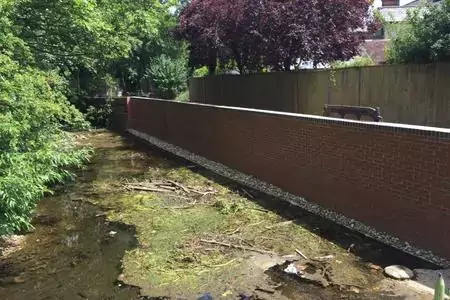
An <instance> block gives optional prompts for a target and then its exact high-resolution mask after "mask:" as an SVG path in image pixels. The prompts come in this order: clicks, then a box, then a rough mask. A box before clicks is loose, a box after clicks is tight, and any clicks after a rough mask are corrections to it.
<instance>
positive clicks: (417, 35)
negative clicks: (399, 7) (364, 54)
mask: <svg viewBox="0 0 450 300" xmlns="http://www.w3.org/2000/svg"><path fill="white" fill-rule="evenodd" d="M407 23H408V26H405V27H404V28H403V30H402V31H400V32H399V33H398V35H397V37H396V38H394V40H393V41H392V43H391V45H390V46H389V51H388V56H389V61H390V62H391V63H429V62H439V61H449V60H450V0H443V1H441V2H438V3H429V4H426V5H424V6H422V7H420V8H419V9H416V10H411V11H410V12H409V16H408V20H407Z"/></svg>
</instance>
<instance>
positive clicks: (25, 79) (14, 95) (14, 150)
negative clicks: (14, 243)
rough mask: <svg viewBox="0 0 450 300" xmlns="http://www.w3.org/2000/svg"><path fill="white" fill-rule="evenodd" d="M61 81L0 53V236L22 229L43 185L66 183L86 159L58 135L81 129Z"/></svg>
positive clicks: (84, 153) (82, 123) (80, 120)
mask: <svg viewBox="0 0 450 300" xmlns="http://www.w3.org/2000/svg"><path fill="white" fill-rule="evenodd" d="M64 86H65V85H64V82H63V81H62V80H61V78H60V77H59V76H58V75H56V74H54V73H48V72H42V71H39V70H36V69H34V68H31V67H23V66H19V64H18V63H16V62H15V61H13V60H12V59H11V58H10V57H8V56H6V55H3V54H0V235H2V234H7V233H12V232H14V231H19V230H23V229H27V228H28V227H29V226H30V225H29V218H30V214H31V212H32V210H33V209H34V207H35V205H36V203H37V201H38V200H39V199H40V198H41V197H42V196H43V195H44V193H45V192H46V191H48V188H47V186H48V185H49V184H54V183H58V182H62V181H63V180H65V179H67V178H70V177H71V176H72V175H71V173H70V171H69V170H70V168H71V167H73V166H80V165H81V164H82V163H83V162H84V161H85V159H87V157H88V155H89V150H87V149H77V148H76V147H75V146H74V145H75V143H74V141H73V139H72V136H71V135H70V134H69V133H67V132H64V131H63V130H64V129H66V130H69V129H85V128H87V123H86V122H85V121H84V119H83V117H82V115H81V113H80V112H78V111H77V110H76V109H75V108H74V107H73V106H71V105H70V104H69V103H68V102H67V100H66V98H65V97H64V96H63V90H64V89H63V88H64Z"/></svg>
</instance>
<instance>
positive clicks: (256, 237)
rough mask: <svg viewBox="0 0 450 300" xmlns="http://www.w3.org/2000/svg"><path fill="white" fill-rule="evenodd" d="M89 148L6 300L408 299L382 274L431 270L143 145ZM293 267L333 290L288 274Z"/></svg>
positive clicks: (19, 260) (22, 252) (1, 288)
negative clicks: (292, 263)
mask: <svg viewBox="0 0 450 300" xmlns="http://www.w3.org/2000/svg"><path fill="white" fill-rule="evenodd" d="M82 140H83V142H85V143H90V144H92V145H93V146H94V148H95V149H96V154H95V157H94V159H93V161H92V162H91V163H90V164H89V166H88V167H87V169H86V170H84V171H82V172H80V174H79V175H80V176H79V178H78V179H77V181H76V182H75V183H74V184H72V185H70V186H68V187H66V188H65V189H64V190H62V191H59V192H58V194H57V196H55V197H48V198H46V199H45V200H44V201H42V202H41V203H40V204H39V209H38V211H37V216H38V217H37V218H36V230H35V232H33V233H31V234H29V235H27V236H26V237H25V238H24V241H22V242H18V246H17V247H16V249H15V251H12V252H10V253H7V254H5V255H2V257H1V259H0V295H1V296H2V299H138V298H139V292H140V293H141V294H142V295H143V296H151V297H157V296H168V297H171V298H176V299H178V298H181V299H196V298H197V297H198V296H200V295H202V294H204V293H206V292H209V293H211V295H213V296H214V297H215V298H216V299H237V298H238V297H239V295H247V296H249V297H250V296H252V297H253V298H252V299H405V297H406V294H401V293H400V295H399V293H398V291H397V287H396V286H395V285H389V284H387V285H386V284H385V280H386V279H385V277H384V275H383V271H382V267H385V266H387V265H389V264H403V265H406V266H408V267H410V268H429V267H433V266H430V265H428V264H426V263H424V262H422V261H419V260H417V259H415V258H413V257H410V256H408V255H406V254H404V253H402V252H400V251H396V250H393V249H392V248H389V247H386V246H384V245H381V244H379V243H376V242H374V241H371V240H368V239H367V238H364V237H362V236H361V235H358V234H355V233H353V232H350V231H349V230H346V229H344V228H342V227H339V226H336V225H335V224H333V223H331V222H329V221H324V220H323V219H320V218H317V217H315V216H313V215H311V214H308V213H305V212H302V211H299V210H298V209H295V208H293V207H291V206H290V205H288V204H285V203H282V202H280V201H279V200H277V199H274V198H271V197H269V196H266V195H264V194H261V193H258V192H256V191H253V190H250V189H247V188H245V187H242V186H240V185H238V184H236V183H233V182H231V181H229V180H226V179H224V178H221V177H218V176H216V175H214V174H213V173H211V172H209V171H206V170H203V169H201V168H198V167H197V166H195V165H192V164H191V163H189V162H185V161H182V160H179V159H176V158H174V157H172V156H168V155H167V154H166V153H163V152H161V151H159V150H158V149H154V148H150V147H148V146H144V145H142V144H140V143H138V142H137V141H135V140H126V139H123V138H121V137H119V136H117V135H114V134H111V133H108V132H97V133H89V134H85V135H84V137H83V138H82ZM139 186H140V187H141V189H139V188H136V187H139ZM142 187H144V189H142ZM120 224H122V225H120ZM124 224H126V225H124ZM12 249H13V250H14V247H13V248H12ZM296 250H299V251H300V252H301V253H302V254H303V255H304V256H306V257H307V258H308V260H310V259H319V260H320V258H324V259H325V260H326V263H325V264H323V265H324V266H325V267H323V268H322V267H315V269H314V268H311V266H309V265H308V260H305V259H304V258H302V257H299V254H298V252H297V251H296ZM286 259H291V260H292V259H294V260H297V261H298V266H299V268H303V267H304V271H305V272H310V271H311V270H313V269H314V271H311V272H310V273H314V272H316V273H320V274H321V275H323V276H325V277H326V281H327V282H326V284H323V282H322V283H321V279H320V278H319V280H316V281H314V280H313V281H311V280H304V279H300V278H298V277H295V276H290V275H288V274H286V273H285V272H283V269H284V266H282V267H281V268H280V266H278V264H283V263H284V261H285V260H286ZM322 269H324V270H326V272H318V271H319V270H322ZM117 279H119V281H120V282H117ZM1 280H3V281H1ZM389 283H392V282H390V281H389ZM131 286H135V287H136V288H132V287H131ZM394 292H396V293H394ZM4 295H6V298H4V297H5V296H4ZM413 296H414V297H416V298H411V299H421V298H419V296H420V295H419V294H415V295H413Z"/></svg>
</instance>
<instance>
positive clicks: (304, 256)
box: [295, 249, 308, 259]
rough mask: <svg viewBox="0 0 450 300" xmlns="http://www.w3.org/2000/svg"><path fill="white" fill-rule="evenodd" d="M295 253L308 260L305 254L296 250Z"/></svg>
mask: <svg viewBox="0 0 450 300" xmlns="http://www.w3.org/2000/svg"><path fill="white" fill-rule="evenodd" d="M295 252H297V254H298V255H300V256H301V257H303V258H304V259H308V258H307V257H306V255H305V254H303V253H302V252H301V251H300V250H298V249H295Z"/></svg>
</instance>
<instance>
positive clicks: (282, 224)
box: [266, 221, 294, 230]
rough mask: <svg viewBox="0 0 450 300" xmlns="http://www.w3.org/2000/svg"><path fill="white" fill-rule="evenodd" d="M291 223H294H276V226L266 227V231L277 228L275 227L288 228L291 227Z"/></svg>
mask: <svg viewBox="0 0 450 300" xmlns="http://www.w3.org/2000/svg"><path fill="white" fill-rule="evenodd" d="M292 223H294V221H285V222H280V223H277V224H275V225H272V226H266V229H267V230H269V229H273V228H277V227H283V226H288V225H291V224H292Z"/></svg>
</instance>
